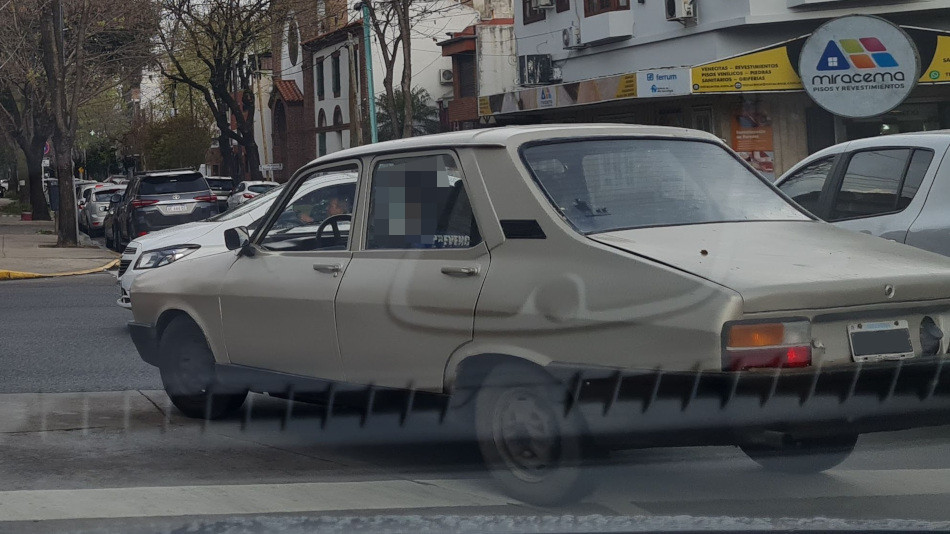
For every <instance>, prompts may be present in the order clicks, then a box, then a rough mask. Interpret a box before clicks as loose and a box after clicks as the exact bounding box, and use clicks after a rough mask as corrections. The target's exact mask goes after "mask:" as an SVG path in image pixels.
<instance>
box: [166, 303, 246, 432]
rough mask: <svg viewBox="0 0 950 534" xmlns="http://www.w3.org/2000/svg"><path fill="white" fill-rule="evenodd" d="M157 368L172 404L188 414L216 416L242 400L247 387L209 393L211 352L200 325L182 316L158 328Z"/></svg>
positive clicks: (236, 405) (237, 406)
mask: <svg viewBox="0 0 950 534" xmlns="http://www.w3.org/2000/svg"><path fill="white" fill-rule="evenodd" d="M159 351H160V353H161V356H162V362H163V363H162V365H161V366H160V368H159V369H160V371H161V375H162V384H163V385H164V386H165V392H166V393H167V394H168V397H169V398H170V399H171V401H172V404H174V405H175V407H176V408H178V409H179V410H180V411H181V413H183V414H185V415H186V416H188V417H193V418H200V419H219V418H221V417H224V416H226V415H228V414H229V413H231V412H233V411H235V410H237V409H238V408H240V407H241V405H242V404H244V399H245V398H247V391H246V390H244V391H239V392H233V391H232V392H228V393H212V391H213V389H214V388H215V386H216V385H217V384H216V382H215V371H214V355H213V354H212V353H211V349H210V348H208V342H207V340H205V337H204V334H202V332H201V329H200V328H198V326H197V325H196V324H195V323H194V322H192V321H191V320H190V319H188V318H186V317H176V318H175V319H172V321H171V322H170V323H169V324H168V326H167V327H166V328H165V330H164V331H163V332H162V337H161V340H160V341H159Z"/></svg>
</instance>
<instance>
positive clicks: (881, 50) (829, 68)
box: [812, 37, 906, 85]
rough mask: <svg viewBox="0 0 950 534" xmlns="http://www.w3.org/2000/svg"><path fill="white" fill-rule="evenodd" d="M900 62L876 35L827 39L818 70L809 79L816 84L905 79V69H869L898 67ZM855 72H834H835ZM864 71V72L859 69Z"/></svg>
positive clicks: (897, 80) (881, 81)
mask: <svg viewBox="0 0 950 534" xmlns="http://www.w3.org/2000/svg"><path fill="white" fill-rule="evenodd" d="M899 67H900V63H898V61H897V59H895V58H894V56H893V55H892V54H891V53H890V52H888V51H887V47H886V46H885V45H884V43H883V42H881V40H880V39H878V38H877V37H863V38H861V39H840V40H838V41H828V46H826V47H825V52H824V53H823V54H822V55H821V59H820V60H818V68H817V70H818V71H819V72H824V73H827V74H818V75H817V76H815V77H814V78H812V83H813V84H815V85H837V84H859V83H894V82H904V81H906V77H905V74H904V72H902V71H900V70H896V71H893V72H889V71H883V70H882V71H871V69H898V68H899ZM852 69H857V71H858V72H856V73H853V74H852V73H846V74H834V72H837V71H850V70H852ZM861 71H865V72H861Z"/></svg>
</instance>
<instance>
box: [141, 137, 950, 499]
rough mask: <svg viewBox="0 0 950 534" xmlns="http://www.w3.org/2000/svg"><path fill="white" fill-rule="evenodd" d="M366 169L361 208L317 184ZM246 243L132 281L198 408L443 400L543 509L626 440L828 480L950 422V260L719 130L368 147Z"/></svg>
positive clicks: (341, 155)
mask: <svg viewBox="0 0 950 534" xmlns="http://www.w3.org/2000/svg"><path fill="white" fill-rule="evenodd" d="M341 173H349V174H350V175H351V176H352V177H354V178H355V179H357V180H358V185H357V190H358V191H359V194H358V197H357V198H358V200H357V202H356V204H355V207H354V208H353V209H352V211H347V212H342V213H341V212H340V211H341V209H340V208H341V207H342V209H343V210H346V209H347V208H348V206H345V202H339V201H332V203H333V205H334V206H335V207H334V209H326V210H324V211H323V213H322V214H318V213H315V212H314V210H313V207H314V203H313V202H314V199H313V197H311V195H303V196H301V195H299V194H298V191H299V190H300V188H302V187H304V186H306V185H307V184H310V183H312V182H314V181H317V180H321V179H323V177H324V176H326V175H330V174H333V175H339V174H341ZM315 191H316V192H320V191H321V190H320V189H316V190H315ZM329 196H331V197H332V196H333V195H329ZM305 214H306V215H307V216H306V217H305V216H304V215H305ZM314 214H316V215H318V217H312V216H311V215H314ZM320 217H324V218H323V219H322V220H319V221H318V220H317V219H319V218H320ZM351 220H352V221H353V232H352V233H349V235H345V234H344V232H343V231H342V229H341V228H340V225H341V223H343V222H344V221H351ZM293 229H306V230H307V231H306V232H298V233H295V234H294V233H291V230H293ZM224 239H225V242H226V244H227V247H228V248H229V249H232V250H234V251H235V252H236V254H235V253H231V254H225V253H222V254H214V255H209V256H205V257H201V258H195V259H193V260H190V261H187V262H184V261H172V262H171V263H168V264H167V265H165V266H164V267H161V268H158V269H152V270H151V271H150V272H147V273H145V274H141V275H139V276H138V277H137V278H136V279H135V282H134V283H133V284H132V295H133V298H132V313H133V316H134V321H133V322H131V323H130V325H129V328H130V333H131V335H132V339H133V341H134V342H135V345H136V347H137V349H138V351H139V353H140V355H141V357H142V358H143V359H144V360H145V361H146V362H148V363H150V364H152V365H156V366H158V367H159V369H160V371H161V377H162V382H163V384H164V387H165V391H166V392H167V393H168V395H169V397H170V399H171V401H172V402H173V403H174V404H175V406H176V407H178V409H179V410H181V411H182V412H183V413H184V414H186V415H189V416H192V417H209V418H213V417H220V416H223V415H225V414H227V413H228V412H230V411H233V410H235V409H237V408H239V407H240V406H241V405H242V403H243V402H244V400H245V397H246V395H247V392H248V391H249V390H251V391H257V392H269V393H270V394H273V395H278V396H288V395H289V396H294V398H297V397H296V396H297V395H300V396H303V395H304V393H305V392H306V393H314V394H317V393H319V394H323V395H324V397H323V398H325V399H326V398H329V401H328V402H330V405H331V407H332V404H333V400H334V399H336V398H338V396H340V395H350V397H349V398H350V399H353V398H356V399H364V400H365V403H366V405H365V407H363V413H364V414H366V415H365V417H372V416H374V415H376V414H377V413H378V412H377V410H385V409H387V407H393V408H390V409H393V410H395V413H398V414H406V413H408V412H409V411H411V410H412V409H413V407H414V406H417V405H418V404H419V403H422V402H423V399H426V400H427V402H430V401H431V403H430V405H434V406H438V407H443V408H439V410H443V411H441V412H439V413H443V414H447V415H445V417H447V418H448V419H449V420H467V421H470V422H471V424H472V425H473V426H474V431H475V434H476V436H477V440H478V443H479V446H480V448H481V452H482V456H483V457H484V459H485V461H486V463H487V464H488V466H489V467H490V469H491V471H492V474H493V475H494V477H495V478H496V480H497V481H498V482H499V483H500V484H501V485H502V486H503V487H504V488H506V490H507V491H508V492H509V493H510V494H511V495H513V496H514V497H516V498H518V499H520V500H524V501H527V502H532V503H537V504H542V503H543V504H551V503H556V502H561V501H564V500H566V499H570V498H573V497H576V496H577V495H580V494H583V493H584V492H585V491H588V490H589V489H590V485H589V478H586V477H585V474H589V472H585V471H584V470H582V469H580V466H581V465H583V462H584V461H585V460H586V459H587V458H589V457H591V456H596V454H597V451H598V450H599V449H601V448H604V447H616V448H623V447H631V446H654V445H659V444H664V445H672V444H692V445H699V444H717V445H722V444H727V443H732V444H736V445H739V446H740V447H742V450H743V451H745V452H746V454H748V455H749V456H750V457H751V458H753V459H754V460H756V461H757V462H759V463H761V464H762V465H763V466H765V467H767V468H773V469H783V470H793V471H820V470H824V469H828V468H830V467H832V466H834V465H836V464H837V463H839V462H841V461H842V460H844V458H846V457H847V455H848V454H849V453H850V452H851V451H852V450H853V448H854V445H855V443H856V441H857V436H858V434H860V433H865V432H871V431H878V430H886V429H893V428H905V427H909V426H913V425H915V424H924V422H923V421H925V419H924V418H922V417H917V416H918V415H920V414H922V413H927V414H928V416H929V417H928V418H927V419H926V421H927V423H928V424H937V423H936V422H935V421H938V420H939V421H942V422H945V421H947V417H948V414H947V411H948V410H950V408H948V406H947V399H946V397H945V396H943V395H944V393H941V394H940V395H938V396H933V395H931V396H928V393H927V392H928V391H934V390H933V389H932V388H933V387H936V386H934V384H945V383H946V382H941V381H940V379H941V377H943V379H944V380H945V379H946V376H945V375H950V367H944V365H943V364H944V363H945V362H946V361H947V359H948V358H947V340H946V337H945V336H944V335H943V332H945V331H947V329H948V328H950V261H947V259H946V258H943V257H941V256H938V255H935V254H931V253H929V252H925V251H922V250H918V249H915V248H912V247H908V246H905V245H902V244H899V243H894V242H890V241H886V240H882V239H878V238H876V237H871V236H865V235H861V234H856V233H854V232H848V231H845V230H842V229H839V228H835V227H834V226H832V225H829V224H826V223H824V222H821V221H816V220H815V219H814V218H813V217H812V216H811V215H809V214H807V213H805V212H804V211H803V210H801V209H800V208H799V207H797V206H795V205H794V204H792V203H791V202H789V201H788V199H787V198H785V197H784V196H782V195H781V194H780V193H779V192H778V190H777V189H775V188H774V186H773V185H772V184H770V183H769V182H768V181H766V180H765V179H764V178H763V177H762V176H761V175H759V174H757V173H756V172H755V171H754V170H753V169H752V168H751V167H750V166H749V165H748V164H747V163H745V162H743V161H742V160H741V159H740V158H739V157H738V156H737V155H736V153H734V152H733V151H731V150H730V149H729V148H728V147H727V146H726V145H725V144H724V143H723V142H722V141H721V140H719V139H717V138H716V137H715V136H712V135H709V134H706V133H704V132H698V131H690V130H686V129H682V128H664V127H643V126H641V127H637V126H623V125H603V124H597V125H570V126H559V125H543V126H522V127H506V128H495V129H484V130H474V131H467V132H455V133H451V134H441V135H433V136H425V137H416V138H411V139H402V140H399V141H393V142H386V143H378V144H372V145H366V146H362V147H358V148H352V149H348V150H343V151H339V152H336V153H333V154H331V155H329V156H324V157H321V158H319V159H317V160H316V161H314V162H312V163H311V164H309V165H307V166H305V167H304V168H303V169H302V170H300V171H298V172H297V173H296V174H295V176H294V177H293V178H291V181H290V182H289V184H288V185H287V187H285V189H284V191H283V193H281V195H280V196H279V198H278V199H277V200H276V201H275V202H274V203H273V205H272V206H271V208H270V210H269V211H268V213H267V214H266V215H265V216H264V219H263V222H262V223H261V224H260V225H259V226H258V227H257V229H256V230H255V231H254V232H253V234H250V233H249V232H248V231H247V230H245V229H242V228H234V229H228V230H225V231H224ZM181 254H184V253H183V252H180V251H179V252H172V253H170V254H168V255H167V256H168V257H169V258H174V257H176V256H179V255H181ZM162 258H163V257H162V256H157V257H156V258H155V259H154V261H157V262H159V263H161V262H162V261H164V260H163V259H162ZM140 261H142V260H140ZM150 261H153V260H150ZM941 373H942V374H941ZM897 378H900V379H901V381H900V382H899V383H898V381H897ZM944 389H945V387H944V386H940V389H939V391H941V392H943V391H944ZM326 395H329V397H327V396H326ZM426 395H435V397H432V398H430V397H428V396H426ZM895 396H896V397H895ZM379 398H385V399H387V401H386V402H379V403H377V402H375V400H376V399H379ZM884 398H888V399H891V398H900V399H903V400H901V401H900V402H898V401H894V400H892V401H891V402H883V401H882V400H881V399H884ZM397 399H398V402H397ZM433 399H444V400H441V401H439V402H435V401H434V400H433ZM844 401H848V402H847V403H845V404H843V402H844ZM934 407H938V408H940V410H942V411H938V412H934V413H931V412H929V411H928V410H929V409H932V408H934ZM330 415H331V414H330V412H329V411H328V415H327V417H329V416H330ZM938 416H939V417H938ZM439 417H441V416H439ZM941 417H942V419H940V418H941ZM394 428H395V427H394Z"/></svg>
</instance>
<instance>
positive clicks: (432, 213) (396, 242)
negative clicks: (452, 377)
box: [336, 152, 489, 390]
mask: <svg viewBox="0 0 950 534" xmlns="http://www.w3.org/2000/svg"><path fill="white" fill-rule="evenodd" d="M371 168H372V172H371V177H370V178H371V180H370V182H369V188H368V190H367V191H365V192H364V193H363V194H362V198H361V205H363V206H367V208H368V209H365V210H363V215H362V216H361V222H362V224H363V225H364V226H363V227H362V228H363V231H362V232H361V234H362V235H361V239H360V241H361V243H360V244H361V246H360V248H359V250H357V251H355V252H354V253H353V259H352V260H351V261H350V265H349V267H347V271H346V274H345V275H344V276H343V282H342V284H341V286H340V292H339V294H338V296H337V300H336V314H337V332H338V335H339V339H340V351H341V353H342V355H343V362H344V369H345V374H346V379H347V381H349V382H354V383H361V384H375V385H381V386H390V387H412V388H418V389H425V390H441V388H442V381H443V373H444V370H445V365H446V362H447V361H448V359H449V357H450V356H451V354H452V353H453V351H455V349H456V348H458V347H459V346H460V345H463V344H465V343H467V342H469V341H471V339H472V330H473V327H474V316H475V303H476V300H477V299H478V295H479V292H480V291H481V287H482V283H483V282H484V280H485V275H486V272H487V271H488V266H489V253H488V247H487V246H486V245H485V243H484V242H483V241H482V238H481V236H480V233H479V231H478V226H477V224H476V222H475V217H474V215H473V213H472V207H471V203H470V201H469V197H468V194H467V192H466V185H465V177H464V176H463V175H462V172H461V171H460V166H459V165H458V163H457V160H456V159H455V156H454V154H452V153H449V152H440V153H428V154H420V155H413V156H409V157H405V156H400V157H383V158H377V159H376V160H375V161H374V162H373V165H372V167H371Z"/></svg>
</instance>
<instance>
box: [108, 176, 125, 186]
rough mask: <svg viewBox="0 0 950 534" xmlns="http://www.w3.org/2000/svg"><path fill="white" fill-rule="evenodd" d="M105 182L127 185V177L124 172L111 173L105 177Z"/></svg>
mask: <svg viewBox="0 0 950 534" xmlns="http://www.w3.org/2000/svg"><path fill="white" fill-rule="evenodd" d="M105 182H106V183H109V184H115V185H127V184H128V183H129V179H128V178H126V177H125V175H124V174H113V175H110V176H109V177H108V178H106V179H105Z"/></svg>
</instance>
